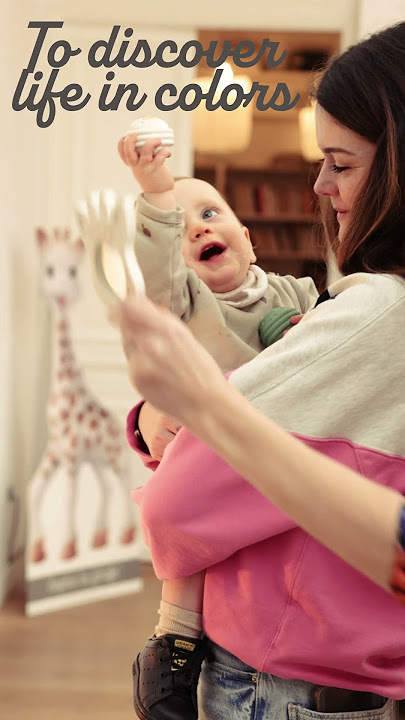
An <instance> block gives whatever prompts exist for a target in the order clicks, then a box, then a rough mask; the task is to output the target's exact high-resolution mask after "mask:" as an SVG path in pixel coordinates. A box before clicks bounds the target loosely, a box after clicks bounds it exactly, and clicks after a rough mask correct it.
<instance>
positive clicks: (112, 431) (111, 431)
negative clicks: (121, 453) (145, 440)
mask: <svg viewBox="0 0 405 720" xmlns="http://www.w3.org/2000/svg"><path fill="white" fill-rule="evenodd" d="M119 434H120V433H119V430H118V429H117V428H116V427H114V425H108V427H107V435H110V437H118V435H119Z"/></svg>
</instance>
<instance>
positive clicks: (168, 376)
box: [120, 295, 226, 440]
mask: <svg viewBox="0 0 405 720" xmlns="http://www.w3.org/2000/svg"><path fill="white" fill-rule="evenodd" d="M120 326H121V333H122V340H123V346H124V351H125V354H126V356H127V359H128V365H129V377H130V380H131V382H132V383H133V385H134V386H135V387H136V388H137V390H138V391H139V392H140V393H141V395H142V396H143V397H144V398H145V400H148V401H149V402H150V403H151V404H152V405H154V406H155V408H158V409H159V410H160V411H161V412H162V413H163V414H165V415H170V416H172V417H176V418H177V419H178V420H179V424H181V425H186V426H187V427H188V428H189V429H192V425H193V418H194V420H195V419H196V418H195V415H196V413H197V415H198V414H200V413H203V412H204V408H207V409H209V407H210V404H211V403H212V402H213V400H214V397H215V392H216V391H217V390H218V389H219V387H221V386H223V385H225V386H226V381H225V380H224V378H223V375H222V373H221V370H220V369H219V367H218V365H217V364H216V362H215V360H213V358H212V357H211V356H210V355H209V354H208V352H207V351H206V350H205V349H204V348H203V347H202V346H201V345H200V343H198V342H197V340H196V339H195V338H194V337H193V336H192V334H191V333H190V331H189V329H188V328H187V327H186V325H185V324H184V323H183V322H181V320H179V319H178V318H177V317H175V316H174V315H173V314H172V313H170V312H169V311H168V310H166V309H163V308H158V307H157V306H156V305H154V304H153V303H152V302H151V301H150V300H148V298H146V297H143V296H141V295H137V296H131V297H129V298H127V299H126V300H125V301H124V302H123V303H122V304H121V307H120ZM145 440H146V439H145Z"/></svg>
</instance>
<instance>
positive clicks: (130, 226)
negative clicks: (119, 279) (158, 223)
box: [76, 190, 145, 307]
mask: <svg viewBox="0 0 405 720" xmlns="http://www.w3.org/2000/svg"><path fill="white" fill-rule="evenodd" d="M134 205H135V202H134V197H133V196H132V195H128V196H125V197H124V198H119V197H118V195H117V193H116V192H115V191H114V190H101V191H98V190H94V191H93V192H91V193H90V195H89V197H88V198H87V200H86V201H82V202H80V203H79V204H78V205H77V208H76V218H77V222H78V225H79V228H80V231H81V234H82V239H83V242H84V243H85V245H86V248H87V251H88V253H89V258H90V264H91V268H92V273H93V281H94V285H95V289H96V291H97V293H98V295H99V297H100V299H101V300H102V301H103V302H104V303H105V304H106V305H108V306H110V307H113V306H115V305H117V304H118V303H119V302H120V301H121V300H123V299H124V297H125V295H126V294H127V293H129V292H133V293H135V294H136V293H141V294H143V293H144V292H145V282H144V279H143V275H142V272H141V269H140V267H139V265H138V261H137V259H136V255H135V250H134V241H135V207H134ZM106 247H109V248H110V249H111V250H112V251H113V253H114V254H115V255H116V256H117V254H118V257H119V259H120V261H121V265H122V268H123V273H124V276H125V288H120V289H118V288H117V287H116V285H114V286H113V284H112V283H111V281H110V279H109V277H108V275H107V274H106V271H105V267H104V263H105V257H104V253H103V248H106Z"/></svg>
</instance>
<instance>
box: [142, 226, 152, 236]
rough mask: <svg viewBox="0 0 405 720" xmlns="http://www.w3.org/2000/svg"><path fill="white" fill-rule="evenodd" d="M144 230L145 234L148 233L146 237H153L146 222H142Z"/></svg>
mask: <svg viewBox="0 0 405 720" xmlns="http://www.w3.org/2000/svg"><path fill="white" fill-rule="evenodd" d="M142 232H143V234H144V235H146V237H152V233H151V231H150V230H149V228H147V227H145V225H144V224H142Z"/></svg>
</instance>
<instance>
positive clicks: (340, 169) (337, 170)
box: [330, 165, 349, 173]
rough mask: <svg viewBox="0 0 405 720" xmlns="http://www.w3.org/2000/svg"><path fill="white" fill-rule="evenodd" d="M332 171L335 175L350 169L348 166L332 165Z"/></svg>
mask: <svg viewBox="0 0 405 720" xmlns="http://www.w3.org/2000/svg"><path fill="white" fill-rule="evenodd" d="M330 169H331V170H332V172H334V173H341V172H343V170H348V169H349V168H348V167H347V165H331V166H330Z"/></svg>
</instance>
